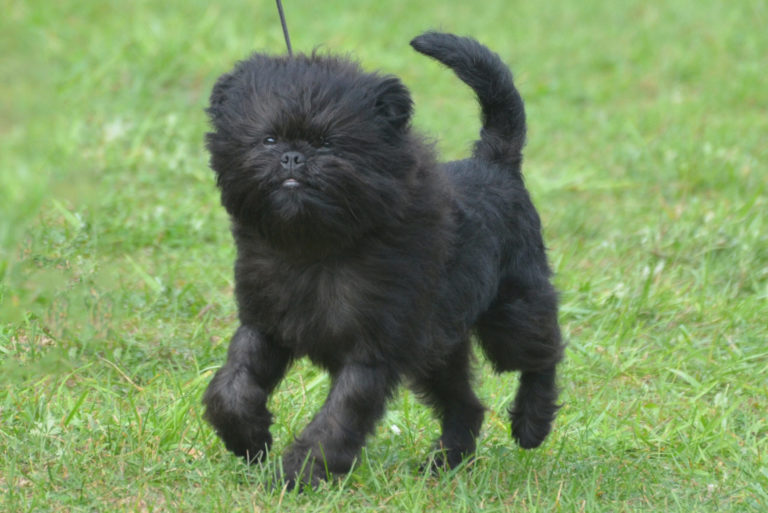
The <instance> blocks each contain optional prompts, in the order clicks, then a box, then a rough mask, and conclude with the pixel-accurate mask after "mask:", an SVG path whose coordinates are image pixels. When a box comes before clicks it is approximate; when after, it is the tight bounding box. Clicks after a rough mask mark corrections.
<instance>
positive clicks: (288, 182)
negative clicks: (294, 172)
mask: <svg viewBox="0 0 768 513" xmlns="http://www.w3.org/2000/svg"><path fill="white" fill-rule="evenodd" d="M300 186H301V182H299V181H298V180H296V179H295V178H286V179H285V180H283V183H282V185H281V187H282V188H283V189H295V188H297V187H300Z"/></svg>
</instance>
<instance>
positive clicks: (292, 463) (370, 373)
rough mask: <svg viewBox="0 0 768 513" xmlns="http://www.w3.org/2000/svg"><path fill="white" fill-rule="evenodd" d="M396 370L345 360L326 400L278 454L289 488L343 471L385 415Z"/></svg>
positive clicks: (312, 483)
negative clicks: (281, 460) (288, 444)
mask: <svg viewBox="0 0 768 513" xmlns="http://www.w3.org/2000/svg"><path fill="white" fill-rule="evenodd" d="M397 381H398V377H397V374H396V373H395V372H394V371H393V370H392V369H391V368H390V367H388V366H387V365H386V364H385V363H377V364H371V363H359V362H354V363H350V364H347V365H345V366H344V367H342V368H341V370H340V371H339V372H337V373H336V374H335V375H334V377H333V381H332V384H331V391H330V393H329V394H328V398H327V399H326V401H325V404H324V405H323V407H322V408H321V409H320V411H319V412H318V413H317V415H316V416H315V418H314V419H313V420H312V422H310V423H309V425H308V426H307V427H306V428H305V429H304V431H303V432H302V433H301V436H299V438H297V439H296V441H295V442H294V443H293V445H291V447H290V448H289V449H288V451H287V452H286V454H285V456H284V457H283V472H284V475H285V480H286V482H287V483H288V487H289V488H293V487H294V486H295V485H297V484H298V485H300V486H303V485H310V486H314V485H316V484H317V483H318V482H319V481H320V480H322V479H326V477H327V475H328V473H344V472H348V471H349V470H350V468H351V467H352V464H353V463H354V460H355V458H356V457H357V456H358V455H359V454H360V450H361V449H362V447H363V444H364V443H365V437H366V435H368V434H369V433H371V432H372V431H373V428H374V426H375V424H376V421H377V420H379V418H381V416H382V415H383V414H384V409H385V406H386V402H387V399H389V397H390V395H391V393H392V391H393V389H394V388H395V385H396V384H397Z"/></svg>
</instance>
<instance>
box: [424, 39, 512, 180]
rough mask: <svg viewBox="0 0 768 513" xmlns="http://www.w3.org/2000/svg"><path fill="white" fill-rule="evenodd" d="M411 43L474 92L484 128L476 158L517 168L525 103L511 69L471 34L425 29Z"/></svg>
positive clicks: (475, 154) (477, 147)
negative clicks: (513, 80)
mask: <svg viewBox="0 0 768 513" xmlns="http://www.w3.org/2000/svg"><path fill="white" fill-rule="evenodd" d="M411 46H412V47H413V48H414V49H415V50H416V51H418V52H421V53H423V54H424V55H428V56H430V57H432V58H434V59H437V60H438V61H440V62H442V63H443V64H445V65H446V66H448V67H449V68H451V69H452V70H453V71H454V72H455V73H456V75H457V76H458V77H459V78H460V79H461V80H463V81H464V82H465V83H466V84H467V85H469V86H470V87H471V88H472V89H473V90H474V91H475V94H476V95H477V99H478V101H479V102H480V107H481V109H482V120H483V128H482V130H481V132H480V140H479V141H477V142H476V143H475V149H474V156H475V158H478V159H481V160H485V161H489V162H494V163H497V164H501V165H503V166H505V167H510V166H511V167H512V168H513V169H514V170H515V171H519V167H520V162H521V160H522V149H523V145H524V144H525V107H524V106H523V100H522V98H520V93H518V92H517V89H516V88H515V84H514V83H513V82H512V73H511V72H510V71H509V68H507V66H506V65H505V64H504V63H503V62H502V60H501V59H500V58H499V56H498V55H497V54H495V53H493V52H492V51H490V50H489V49H488V48H486V47H485V46H483V45H481V44H480V43H478V42H477V41H475V40H474V39H471V38H466V37H459V36H454V35H452V34H443V33H439V32H426V33H424V34H422V35H420V36H418V37H416V38H415V39H414V40H413V41H411Z"/></svg>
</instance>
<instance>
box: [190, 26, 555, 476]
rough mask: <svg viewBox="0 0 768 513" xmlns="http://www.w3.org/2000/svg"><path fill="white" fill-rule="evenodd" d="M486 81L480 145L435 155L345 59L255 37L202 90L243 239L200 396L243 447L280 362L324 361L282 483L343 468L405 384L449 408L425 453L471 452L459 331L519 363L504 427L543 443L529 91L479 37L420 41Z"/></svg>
mask: <svg viewBox="0 0 768 513" xmlns="http://www.w3.org/2000/svg"><path fill="white" fill-rule="evenodd" d="M411 44H412V46H413V47H414V48H415V49H416V50H418V51H419V52H421V53H423V54H426V55H429V56H431V57H433V58H435V59H437V60H439V61H441V62H443V63H444V64H446V65H447V66H448V67H450V68H451V69H453V71H455V72H456V74H457V75H458V76H459V78H461V79H462V80H463V81H464V82H466V83H467V84H468V85H469V86H470V87H472V88H473V89H474V91H475V93H476V94H477V97H478V100H479V103H480V106H481V108H482V118H483V128H482V133H481V137H480V140H479V141H477V143H476V144H475V148H474V153H473V156H472V158H469V159H467V160H462V161H457V162H449V163H446V164H438V163H437V162H436V159H435V156H434V152H433V149H432V147H431V146H430V145H429V144H427V143H425V142H424V141H423V140H422V138H421V137H419V136H418V135H416V134H415V133H414V132H412V131H411V129H410V118H411V114H412V103H411V98H410V94H409V92H408V90H407V89H406V88H405V86H404V85H403V84H402V83H401V82H400V81H399V80H398V79H397V78H395V77H392V76H381V75H378V74H375V73H365V72H363V71H361V70H360V68H359V67H358V66H357V65H356V64H354V63H352V62H350V61H348V60H345V59H340V58H335V57H329V56H320V55H317V54H313V55H311V56H297V57H293V58H288V57H271V56H265V55H260V54H256V55H253V56H252V57H251V58H249V59H248V60H245V61H243V62H240V63H239V64H238V65H237V66H236V67H235V69H234V70H233V71H232V72H231V73H228V74H225V75H223V76H222V77H221V78H220V79H219V81H218V82H217V83H216V85H215V87H214V89H213V93H212V95H211V101H210V108H209V109H208V114H209V116H210V119H211V122H212V125H213V131H212V132H211V133H209V134H208V135H207V145H208V149H209V151H210V154H211V167H212V168H213V169H214V170H215V171H216V175H217V179H218V185H219V187H220V189H221V197H222V203H223V205H224V207H225V208H226V209H227V211H228V212H229V214H230V216H231V219H232V226H233V233H234V238H235V242H236V244H237V262H236V264H235V281H236V296H237V303H238V308H239V317H240V327H239V328H238V329H237V331H236V333H235V335H234V337H233V338H232V341H231V343H230V347H229V354H228V357H227V362H226V363H225V364H224V366H223V367H222V368H221V369H220V370H219V371H218V372H217V373H216V375H215V376H214V378H213V380H212V381H211V383H210V385H209V387H208V389H207V391H206V393H205V397H204V402H205V405H206V414H205V415H206V418H207V419H208V421H209V422H210V423H211V424H212V425H213V427H214V428H215V429H216V431H217V433H218V434H219V436H220V437H221V438H222V439H223V441H224V443H225V444H226V446H227V448H228V449H229V450H231V451H232V452H234V453H235V454H238V455H240V456H243V457H244V458H246V459H247V460H249V461H252V460H255V459H259V458H261V457H262V456H263V455H264V453H265V451H266V449H268V448H269V446H270V444H271V441H272V438H271V436H270V433H269V426H270V423H271V421H272V416H271V414H270V412H269V411H268V410H267V398H268V397H269V394H270V393H271V392H272V390H273V389H274V388H275V386H276V385H277V383H278V382H279V380H280V379H281V378H282V376H283V375H284V373H285V371H286V369H287V368H288V366H289V365H290V363H291V361H293V360H295V359H297V358H300V357H303V356H308V357H309V358H310V359H311V360H312V361H313V362H314V363H316V364H318V365H321V366H322V367H324V368H325V369H327V370H328V372H329V373H330V375H331V377H332V386H331V391H330V393H329V395H328V398H327V400H326V402H325V404H324V405H323V407H322V408H321V409H320V411H319V412H318V413H317V415H316V416H315V418H314V419H313V420H312V422H310V424H309V425H308V426H307V427H306V428H305V429H304V431H303V432H302V433H301V435H299V436H298V438H297V439H296V440H295V442H294V443H293V444H292V445H291V446H290V448H288V450H287V452H286V454H285V455H284V456H283V461H282V463H283V469H284V472H285V477H286V480H287V481H288V483H289V485H290V486H294V485H295V484H297V483H300V484H310V485H311V484H314V483H317V481H318V480H320V479H325V478H326V477H327V472H331V473H336V472H346V471H348V470H349V469H350V467H351V466H352V464H353V461H354V460H355V458H356V457H357V456H358V455H359V453H360V449H361V448H362V446H363V444H364V443H365V438H366V436H367V435H368V434H370V433H371V432H372V431H373V429H374V425H375V423H376V421H377V420H378V419H379V418H381V416H382V415H383V413H384V409H385V406H386V402H387V400H388V399H389V398H390V396H391V395H392V393H393V391H394V390H395V388H396V387H397V386H398V384H399V383H400V382H401V381H405V382H407V384H409V385H410V386H411V387H412V388H413V389H414V390H416V391H417V392H418V393H419V394H420V395H421V396H422V397H423V398H424V399H425V400H426V402H427V403H429V404H430V405H431V406H432V407H434V409H435V411H436V412H437V415H438V416H439V418H440V420H441V423H442V435H441V436H440V438H439V439H438V440H437V441H436V444H435V448H436V449H440V450H441V453H440V455H439V456H438V457H436V458H434V459H433V460H431V462H432V463H431V464H432V465H434V466H448V467H453V466H455V465H457V464H458V463H459V462H460V461H461V460H462V459H463V458H464V457H466V456H467V455H470V454H471V453H472V452H473V451H474V450H475V439H476V438H477V436H478V433H479V431H480V426H481V424H482V420H483V412H484V408H483V406H482V404H481V403H480V401H479V400H478V398H477V397H476V396H475V394H474V392H473V391H472V388H471V386H470V381H471V369H470V363H471V362H470V336H471V334H472V333H473V331H474V332H475V333H476V334H477V336H478V339H479V341H480V345H481V347H482V349H483V350H484V352H485V354H486V355H487V356H488V358H489V359H490V361H491V362H492V363H493V366H494V368H495V369H496V370H497V371H498V372H502V371H522V376H521V384H520V388H519V392H518V394H517V398H516V400H515V403H514V406H513V407H512V408H511V409H510V419H511V423H512V436H513V437H514V438H516V439H517V441H518V442H519V444H520V445H521V446H522V447H525V448H529V447H536V446H538V445H539V444H540V443H541V442H542V441H543V440H544V438H545V437H546V436H547V434H548V433H549V431H550V427H551V424H552V421H553V419H554V417H555V413H556V411H557V406H556V398H557V390H556V387H555V366H556V364H557V363H558V362H559V361H560V359H561V356H562V343H561V338H560V330H559V327H558V322H557V295H556V292H555V290H554V288H553V287H552V285H551V284H550V281H549V277H550V269H549V267H548V264H547V258H546V255H545V249H544V244H543V241H542V237H541V226H540V221H539V216H538V214H537V213H536V210H535V209H534V207H533V205H532V203H531V200H530V198H529V196H528V193H527V191H526V189H525V187H524V185H523V179H522V176H521V173H520V163H521V159H522V156H521V150H522V147H523V144H524V141H525V112H524V109H523V102H522V100H521V99H520V96H519V94H518V92H517V90H516V89H515V87H514V85H513V83H512V75H511V74H510V72H509V70H508V69H507V68H506V66H505V65H504V64H503V63H502V61H501V60H500V59H499V57H498V56H497V55H496V54H494V53H492V52H490V51H489V50H488V49H487V48H485V47H484V46H482V45H480V44H479V43H478V42H476V41H475V40H472V39H468V38H459V37H456V36H453V35H450V34H439V33H426V34H423V35H421V36H419V37H417V38H416V39H414V40H413V41H412V42H411Z"/></svg>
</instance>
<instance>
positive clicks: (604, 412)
mask: <svg viewBox="0 0 768 513" xmlns="http://www.w3.org/2000/svg"><path fill="white" fill-rule="evenodd" d="M0 11H1V12H3V16H2V17H1V19H0V47H1V48H3V51H2V56H0V74H1V75H2V76H3V77H4V78H3V80H2V81H0V97H1V98H3V102H2V103H0V280H2V281H1V282H0V453H2V454H3V455H4V457H3V458H2V460H0V510H2V511H14V512H15V511H225V510H226V511H232V510H253V511H313V512H315V511H349V510H352V509H354V510H357V511H409V512H410V511H414V512H421V511H456V512H463V511H480V510H482V511H587V512H595V511H610V512H615V511H664V512H667V511H685V512H690V511H763V510H764V508H765V506H766V504H768V422H767V421H766V411H768V344H766V339H767V338H768V324H767V323H766V321H765V318H766V313H767V312H768V308H767V307H768V218H767V217H766V212H767V211H768V191H767V190H766V183H768V181H766V172H767V171H768V168H767V163H768V145H767V144H766V134H768V89H767V88H766V87H765V70H766V69H768V31H766V30H765V27H766V26H768V7H767V6H766V4H765V2H762V1H760V0H745V1H743V2H731V3H727V2H696V1H693V0H673V1H670V2H664V3H661V2H640V1H632V2H624V3H622V4H621V5H619V4H617V3H615V2H604V1H598V0H585V1H584V2H579V3H575V2H572V3H565V2H560V3H557V5H553V4H551V3H536V2H519V1H514V2H509V1H500V0H499V1H495V0H487V1H485V2H482V3H481V4H477V3H471V2H458V1H445V0H440V1H438V0H423V1H421V2H405V1H401V0H390V1H388V2H378V1H376V2H374V1H369V2H338V1H330V2H322V3H318V2H311V1H308V0H303V1H298V0H297V1H292V2H288V3H287V5H286V12H287V15H288V21H289V24H290V27H291V30H292V36H293V40H294V46H295V47H296V48H298V49H303V50H309V49H311V48H313V47H314V46H317V45H322V46H324V47H326V48H328V49H331V50H334V51H338V52H349V53H354V54H355V55H356V56H357V57H358V58H359V59H360V60H361V61H362V62H363V64H364V65H365V66H366V67H368V68H378V69H382V70H385V71H386V72H391V73H395V74H397V75H399V76H401V77H402V78H403V80H404V81H405V82H406V84H407V85H408V86H409V87H410V88H411V89H412V91H413V94H414V98H415V101H416V106H417V116H416V119H415V124H416V125H417V127H418V128H420V129H422V130H424V131H428V132H430V133H431V134H434V135H435V136H436V137H439V143H438V147H439V149H440V150H441V153H442V154H443V156H444V157H445V158H457V157H461V156H463V155H465V154H466V152H467V150H468V148H469V144H470V142H471V141H472V139H473V138H474V137H475V134H476V132H477V129H478V126H477V122H476V121H474V120H476V118H477V114H476V107H475V105H474V103H473V100H472V97H471V95H470V93H469V90H468V89H467V88H466V87H464V86H463V85H461V84H460V83H459V82H458V81H457V80H456V79H455V77H453V76H452V75H451V74H450V73H448V72H446V71H444V70H442V69H440V68H439V67H438V66H437V65H435V64H433V63H430V62H428V61H427V60H425V58H424V57H422V56H419V55H417V54H416V53H415V52H413V51H411V50H410V48H409V47H408V45H407V41H408V40H409V38H410V37H412V36H413V35H415V34H417V33H419V32H420V31H422V30H424V29H427V28H434V27H439V28H443V29H445V30H449V31H453V32H457V33H462V34H472V35H475V36H477V37H479V38H480V39H481V40H482V41H484V42H486V43H487V44H488V45H489V46H491V47H492V48H494V49H496V50H498V51H499V52H500V53H501V55H502V57H503V58H504V59H505V60H506V61H507V62H509V63H510V64H511V65H512V67H513V70H514V71H515V73H516V77H517V82H518V84H519V87H520V89H521V92H522V94H523V96H524V98H525V99H526V102H527V108H528V113H529V119H530V133H529V144H528V147H527V150H526V167H525V171H526V176H527V180H528V185H529V188H530V190H531V193H532V195H533V197H534V199H535V201H536V203H537V205H538V207H539V210H540V213H541V215H542V217H543V220H544V224H545V228H546V237H547V241H548V243H549V245H550V248H551V249H550V257H551V260H552V263H553V266H554V267H555V269H556V271H557V278H556V280H557V285H558V287H559V288H560V290H561V291H562V316H561V320H562V325H563V328H564V331H565V333H566V335H567V337H568V339H569V342H570V344H569V349H568V353H567V360H566V362H565V363H564V365H563V369H562V378H561V385H562V389H563V400H564V402H565V406H564V408H563V409H562V410H561V413H560V416H559V418H558V421H557V425H556V429H555V431H554V432H553V434H552V435H551V437H550V438H549V439H548V441H547V442H546V443H545V445H544V446H543V447H542V448H540V449H538V450H535V451H531V452H525V451H521V450H519V449H517V448H516V447H515V446H514V445H513V444H512V442H511V440H510V437H509V433H508V425H507V423H506V420H505V418H504V415H503V410H504V407H505V405H506V404H507V403H508V402H509V400H510V399H511V397H512V396H513V394H514V390H515V386H516V385H515V378H514V377H513V376H501V377H499V376H493V375H492V374H491V373H490V372H489V368H488V367H487V365H485V364H484V363H483V364H481V365H480V366H479V368H478V370H479V374H481V375H482V379H481V380H480V385H479V394H480V396H481V397H482V398H483V399H484V401H485V402H486V404H487V405H488V406H489V408H490V410H489V414H488V416H487V418H486V419H487V420H486V423H485V426H484V430H483V434H482V439H481V440H480V443H479V452H478V457H477V460H476V462H475V464H474V465H473V468H472V469H471V470H467V469H459V470H458V471H456V472H452V473H450V474H447V475H443V476H440V477H439V478H432V477H426V476H423V475H421V474H420V473H419V472H418V470H417V469H418V466H419V463H420V462H421V461H422V459H423V458H424V456H425V454H426V452H427V450H428V449H429V445H430V441H431V440H432V439H433V438H434V437H435V436H436V434H437V425H436V423H435V421H434V419H432V418H431V416H430V413H429V412H428V411H427V409H426V408H424V407H423V406H422V405H420V404H419V403H418V401H417V400H416V399H415V398H414V397H413V396H412V395H411V394H410V393H408V392H405V391H403V392H402V393H401V394H400V395H398V397H397V399H396V400H395V401H393V403H392V404H391V408H390V410H389V412H388V414H387V416H386V418H385V419H384V421H383V422H381V423H380V425H379V428H378V430H377V433H376V436H375V437H373V438H371V440H370V442H369V444H368V446H367V449H366V450H365V452H364V454H363V456H362V458H361V461H360V463H359V465H358V466H357V468H356V469H355V470H354V472H353V473H352V474H350V475H349V476H346V477H344V478H342V479H341V480H339V481H338V482H333V483H329V484H327V485H325V486H324V487H322V488H321V489H319V490H316V491H311V492H308V493H306V494H304V495H301V496H296V495H294V494H285V493H283V492H282V491H281V490H280V489H277V488H275V487H272V486H270V484H269V478H268V475H269V471H270V468H271V467H269V466H267V467H266V468H253V469H249V468H246V467H245V466H244V465H243V464H242V463H241V462H240V461H238V460H236V459H235V458H233V457H232V456H230V455H229V454H228V453H227V452H226V451H225V449H224V448H223V446H222V444H221V443H220V442H219V440H218V439H217V438H216V437H215V435H214V434H213V433H212V431H211V429H210V428H209V427H207V425H205V423H204V422H203V421H202V420H201V406H200V397H201V394H202V391H203V390H204V387H205V386H206V383H207V381H208V380H209V379H210V376H211V373H212V372H213V371H214V370H215V369H216V368H217V366H218V365H220V364H221V362H222V360H223V357H224V354H225V351H226V342H227V340H228V337H229V335H230V334H231V332H232V331H233V328H234V326H235V322H236V314H235V310H234V306H233V300H232V277H231V263H232V259H233V247H232V243H231V240H230V235H229V233H228V229H227V219H226V216H225V214H224V212H223V210H222V209H221V208H220V207H219V205H218V197H217V192H216V190H215V187H214V184H213V180H212V173H211V172H210V171H209V170H208V169H207V166H206V161H207V158H206V155H205V152H204V150H203V145H202V136H203V133H204V132H205V130H206V120H205V117H204V114H203V111H202V109H203V107H204V105H205V103H206V98H207V94H208V92H209V90H210V87H211V85H212V84H213V81H214V80H215V78H216V77H217V76H218V75H219V74H220V73H222V72H224V71H225V70H227V69H228V68H229V67H230V66H231V64H232V63H233V62H234V61H235V60H237V59H239V58H242V57H243V56H245V55H247V54H248V53H249V52H250V51H252V50H253V49H262V50H265V49H266V50H270V51H274V52H280V51H282V49H283V42H282V34H281V32H280V27H279V23H278V21H277V18H276V14H275V10H274V6H273V4H272V3H270V2H263V3H260V2H245V1H234V0H232V1H227V2H216V3H208V2H203V1H199V0H187V1H183V2H182V1H180V0H168V1H165V2H149V1H137V2H103V1H101V2H96V1H90V0H75V1H72V2H52V1H43V0H38V1H33V2H13V1H10V2H9V1H8V0H0ZM326 390H327V381H326V380H325V378H324V376H323V375H322V373H319V372H318V371H317V370H315V369H313V368H312V367H311V366H309V365H307V364H300V365H298V366H296V367H295V368H294V369H293V370H292V371H291V372H290V374H289V375H288V377H287V378H286V380H285V381H284V382H283V384H282V385H281V387H280V388H279V390H278V392H277V393H276V394H275V396H274V397H273V398H272V400H271V406H272V409H273V410H274V411H275V413H276V424H275V426H274V429H273V433H274V435H275V439H276V444H275V447H276V450H277V451H278V452H280V451H281V450H282V449H283V448H284V447H285V445H286V444H287V443H289V441H290V440H291V437H292V436H293V434H294V433H297V432H298V430H299V429H300V428H301V426H303V425H304V424H305V423H306V422H307V420H308V419H309V418H310V417H311V414H312V412H313V410H314V409H316V408H317V407H318V406H319V404H320V403H321V401H322V398H323V395H324V393H325V391H326ZM271 461H272V462H274V458H272V459H271ZM272 464H273V463H270V465H272Z"/></svg>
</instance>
